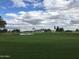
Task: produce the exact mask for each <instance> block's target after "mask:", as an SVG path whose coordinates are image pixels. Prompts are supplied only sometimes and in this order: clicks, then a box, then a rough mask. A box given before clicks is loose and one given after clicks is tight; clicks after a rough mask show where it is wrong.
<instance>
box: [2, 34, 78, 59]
mask: <svg viewBox="0 0 79 59" xmlns="http://www.w3.org/2000/svg"><path fill="white" fill-rule="evenodd" d="M1 55H3V56H4V55H9V56H10V57H9V58H6V57H0V59H1V58H2V59H79V33H39V34H38V33H37V34H34V35H30V36H27V35H26V36H20V35H8V34H0V56H1Z"/></svg>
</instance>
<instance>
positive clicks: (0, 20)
mask: <svg viewBox="0 0 79 59" xmlns="http://www.w3.org/2000/svg"><path fill="white" fill-rule="evenodd" d="M5 25H6V21H4V20H3V18H2V17H1V16H0V27H1V28H3V27H5Z"/></svg>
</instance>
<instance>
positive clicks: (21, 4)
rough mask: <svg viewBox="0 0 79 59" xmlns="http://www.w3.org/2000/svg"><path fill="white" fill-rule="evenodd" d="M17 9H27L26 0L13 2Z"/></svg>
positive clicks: (14, 0)
mask: <svg viewBox="0 0 79 59" xmlns="http://www.w3.org/2000/svg"><path fill="white" fill-rule="evenodd" d="M11 1H12V2H13V4H14V6H16V7H25V6H26V4H25V3H24V0H11Z"/></svg>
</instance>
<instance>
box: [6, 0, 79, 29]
mask: <svg viewBox="0 0 79 59" xmlns="http://www.w3.org/2000/svg"><path fill="white" fill-rule="evenodd" d="M25 1H26V0H25ZM27 1H30V2H33V3H34V5H35V6H38V5H39V6H40V5H41V4H38V3H37V1H35V0H27ZM74 1H75V2H74ZM21 2H23V0H21ZM78 3H79V1H77V0H44V1H43V4H44V7H45V9H46V11H30V12H25V11H20V12H18V14H14V13H7V14H6V16H9V17H12V18H13V19H11V21H7V22H8V23H14V24H18V23H19V24H24V25H25V26H33V25H37V26H41V27H46V28H52V26H54V25H55V26H64V27H65V28H66V29H67V28H68V29H69V28H70V29H73V28H77V27H78V26H79V7H78Z"/></svg>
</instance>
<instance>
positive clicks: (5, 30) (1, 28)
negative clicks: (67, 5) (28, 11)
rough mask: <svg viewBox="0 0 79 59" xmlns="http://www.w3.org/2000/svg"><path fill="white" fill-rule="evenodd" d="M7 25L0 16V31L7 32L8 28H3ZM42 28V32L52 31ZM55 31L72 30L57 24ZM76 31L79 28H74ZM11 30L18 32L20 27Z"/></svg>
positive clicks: (78, 30)
mask: <svg viewBox="0 0 79 59" xmlns="http://www.w3.org/2000/svg"><path fill="white" fill-rule="evenodd" d="M6 25H7V23H6V21H4V20H3V18H2V17H1V16H0V32H8V30H7V29H6V28H5V26H6ZM40 30H43V31H44V32H52V30H51V29H40ZM54 30H55V32H72V31H71V30H66V31H65V30H64V28H63V27H62V28H60V27H59V26H54ZM75 31H76V32H79V29H76V30H75ZM12 32H20V29H14V30H12Z"/></svg>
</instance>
